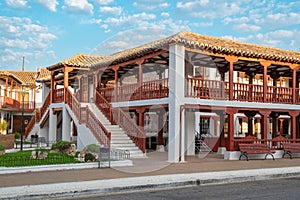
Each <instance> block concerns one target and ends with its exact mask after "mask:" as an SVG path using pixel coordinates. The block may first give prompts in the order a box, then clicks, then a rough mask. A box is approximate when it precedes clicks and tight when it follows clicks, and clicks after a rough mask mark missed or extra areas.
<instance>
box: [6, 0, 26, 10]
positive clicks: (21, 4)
mask: <svg viewBox="0 0 300 200" xmlns="http://www.w3.org/2000/svg"><path fill="white" fill-rule="evenodd" d="M27 3H28V0H6V4H7V5H8V6H9V7H12V8H16V9H26V8H30V6H28V5H27Z"/></svg>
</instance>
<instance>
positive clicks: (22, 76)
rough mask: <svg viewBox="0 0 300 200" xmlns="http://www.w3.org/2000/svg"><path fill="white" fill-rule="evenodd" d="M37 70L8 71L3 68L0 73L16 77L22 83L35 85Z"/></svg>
mask: <svg viewBox="0 0 300 200" xmlns="http://www.w3.org/2000/svg"><path fill="white" fill-rule="evenodd" d="M36 73H37V72H31V71H8V70H1V71H0V74H1V75H4V76H11V77H12V78H14V79H16V80H17V81H18V82H19V83H20V84H26V85H34V84H35V78H36Z"/></svg>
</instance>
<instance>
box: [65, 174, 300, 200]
mask: <svg viewBox="0 0 300 200" xmlns="http://www.w3.org/2000/svg"><path fill="white" fill-rule="evenodd" d="M299 188H300V177H295V178H286V179H273V180H267V181H250V182H243V183H234V184H223V185H210V186H191V187H181V188H169V189H163V190H143V191H136V192H124V193H117V194H105V195H93V196H89V197H82V196H81V197H76V196H75V197H73V198H72V199H84V200H96V199H97V200H99V199H100V200H101V199H110V200H117V199H120V200H121V199H122V200H126V199H128V200H138V199H143V200H158V199H159V200H162V199H172V200H192V199H201V200H202V199H209V200H211V199H218V200H219V199H222V200H235V199H236V200H240V199H259V200H264V199H266V200H269V199H272V200H282V199H289V200H290V199H300V190H299ZM70 199H71V198H70Z"/></svg>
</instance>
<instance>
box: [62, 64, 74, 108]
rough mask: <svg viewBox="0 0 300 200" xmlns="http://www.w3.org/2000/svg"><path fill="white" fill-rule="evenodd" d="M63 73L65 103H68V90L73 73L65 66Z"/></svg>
mask: <svg viewBox="0 0 300 200" xmlns="http://www.w3.org/2000/svg"><path fill="white" fill-rule="evenodd" d="M63 71H64V102H65V103H67V89H68V87H69V72H71V71H72V68H71V67H67V66H65V67H64V69H63Z"/></svg>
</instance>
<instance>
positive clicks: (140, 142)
mask: <svg viewBox="0 0 300 200" xmlns="http://www.w3.org/2000/svg"><path fill="white" fill-rule="evenodd" d="M113 119H114V121H115V122H116V123H117V124H118V125H119V126H120V127H121V128H122V129H123V130H124V131H125V132H126V133H127V135H128V136H129V137H130V138H131V140H132V141H133V142H134V143H135V144H136V145H137V146H138V147H139V148H140V149H141V150H142V151H143V153H145V152H146V134H145V132H144V131H143V130H142V128H141V127H140V126H138V125H137V124H135V123H134V122H133V121H132V119H131V118H130V117H129V116H128V115H127V114H126V113H125V112H124V111H123V110H122V109H121V108H114V109H113Z"/></svg>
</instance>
